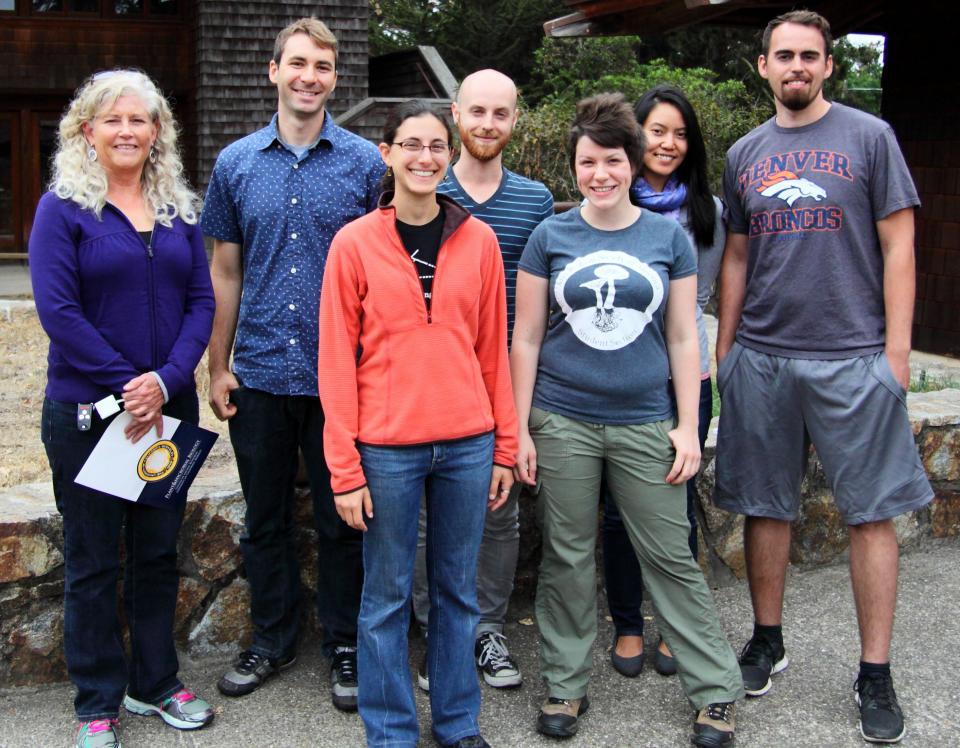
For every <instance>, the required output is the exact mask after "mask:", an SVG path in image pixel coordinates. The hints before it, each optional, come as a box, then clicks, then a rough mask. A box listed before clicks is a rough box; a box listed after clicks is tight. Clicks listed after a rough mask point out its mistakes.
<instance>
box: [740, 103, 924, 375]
mask: <svg viewBox="0 0 960 748" xmlns="http://www.w3.org/2000/svg"><path fill="white" fill-rule="evenodd" d="M723 188H724V197H725V200H726V203H727V208H728V209H729V215H730V220H729V227H730V230H731V231H733V232H735V233H738V234H747V236H748V242H749V255H748V260H747V288H746V296H745V298H744V303H743V315H742V317H741V320H740V327H739V329H738V330H737V341H738V342H739V343H741V344H742V345H744V346H746V347H748V348H753V349H755V350H758V351H763V352H766V353H772V354H775V355H780V356H787V357H792V358H817V359H838V358H853V357H856V356H863V355H866V354H868V353H874V352H876V351H879V350H882V349H883V345H884V333H885V324H884V307H883V256H882V254H881V251H880V242H879V239H878V237H877V230H876V225H875V224H876V222H877V221H878V220H880V219H882V218H886V217H887V216H889V215H890V214H891V213H894V212H895V211H898V210H901V209H902V208H909V207H914V206H917V205H919V204H920V200H919V198H918V197H917V191H916V189H915V188H914V186H913V180H912V179H911V178H910V172H909V171H908V170H907V165H906V163H905V162H904V160H903V155H902V154H901V153H900V148H899V146H898V145H897V140H896V137H895V136H894V134H893V130H892V129H891V127H890V125H888V124H887V123H886V122H883V121H882V120H880V119H877V118H876V117H874V116H872V115H869V114H866V113H864V112H861V111H859V110H857V109H851V108H850V107H846V106H844V105H843V104H836V103H834V104H832V105H831V106H830V109H829V110H828V111H827V113H826V115H824V116H823V117H821V118H820V119H819V120H817V121H816V122H814V123H813V124H810V125H806V126H804V127H796V128H785V127H778V126H777V124H776V122H775V121H774V120H773V119H770V120H768V121H767V122H765V123H764V124H762V125H760V127H758V128H757V129H755V130H753V131H752V132H750V133H748V134H747V135H745V136H744V137H743V138H741V139H740V140H738V141H737V142H736V143H735V144H734V145H733V147H732V148H731V149H730V151H729V152H728V153H727V162H726V167H725V169H724V175H723Z"/></svg>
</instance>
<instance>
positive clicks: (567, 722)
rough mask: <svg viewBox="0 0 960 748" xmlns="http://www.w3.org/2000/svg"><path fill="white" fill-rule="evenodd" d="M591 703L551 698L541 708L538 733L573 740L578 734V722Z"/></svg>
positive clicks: (581, 700)
mask: <svg viewBox="0 0 960 748" xmlns="http://www.w3.org/2000/svg"><path fill="white" fill-rule="evenodd" d="M589 708H590V701H589V699H587V697H586V696H584V697H583V698H582V699H558V698H555V697H553V696H551V697H550V698H549V699H547V700H546V701H545V702H544V704H543V706H542V707H540V715H539V716H538V717H537V732H539V733H541V734H543V735H549V736H550V737H552V738H572V737H573V736H574V735H576V734H577V720H578V718H579V717H580V715H582V714H583V713H584V712H585V711H587V709H589Z"/></svg>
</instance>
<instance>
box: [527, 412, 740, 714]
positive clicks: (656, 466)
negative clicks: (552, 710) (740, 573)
mask: <svg viewBox="0 0 960 748" xmlns="http://www.w3.org/2000/svg"><path fill="white" fill-rule="evenodd" d="M670 428H672V423H671V422H669V421H660V422H657V423H647V424H641V425H629V426H609V425H604V424H593V423H585V422H583V421H577V420H574V419H572V418H567V417H565V416H561V415H558V414H556V413H548V412H546V411H544V410H540V409H539V408H533V409H532V412H531V414H530V435H531V436H532V437H533V440H534V443H535V444H536V447H537V471H538V477H539V479H540V481H541V488H540V491H539V494H538V497H537V519H538V521H539V523H540V527H541V530H542V533H543V560H542V561H541V564H540V577H539V582H538V585H537V601H536V612H537V623H538V625H539V627H540V673H541V675H542V676H543V678H544V681H545V682H546V684H547V691H548V693H549V695H550V696H555V697H558V698H564V699H577V698H581V697H582V696H583V695H584V694H585V693H586V692H587V683H588V682H589V680H590V671H591V648H592V647H593V643H594V640H595V639H596V636H597V573H596V563H595V556H594V549H595V546H596V539H597V506H598V497H599V493H600V478H601V475H602V474H603V473H604V470H606V477H607V482H608V484H609V486H610V491H611V493H612V494H613V496H614V498H615V500H616V502H617V508H618V509H619V510H620V515H621V517H623V523H624V526H625V527H626V529H627V533H628V535H629V536H630V542H631V543H632V544H633V548H634V550H635V551H636V554H637V558H638V560H639V562H640V568H641V569H642V571H643V581H644V583H645V584H646V586H647V589H648V590H649V592H650V597H651V599H652V600H653V604H654V606H655V607H656V609H657V614H658V622H659V628H660V631H661V633H662V634H663V638H664V641H666V643H667V646H669V647H670V651H671V652H672V653H673V656H674V657H675V658H676V662H677V671H678V674H679V676H680V683H681V685H682V686H683V690H684V692H685V693H686V695H687V698H688V699H689V700H690V703H691V704H692V705H693V707H694V709H698V710H699V709H702V708H703V707H705V706H706V705H707V704H711V703H715V702H726V701H735V700H737V699H739V698H741V697H742V696H743V680H742V677H741V675H740V667H739V665H738V663H737V659H736V657H735V655H734V653H733V650H732V649H731V648H730V644H729V643H728V642H727V640H726V638H725V637H724V635H723V632H722V631H721V629H720V622H719V620H718V619H717V613H716V610H715V608H714V605H713V598H712V597H711V595H710V591H709V589H708V588H707V584H706V581H705V580H704V578H703V573H702V572H701V571H700V567H699V566H697V564H696V562H695V561H694V560H693V559H692V558H691V557H690V547H689V546H688V544H687V536H688V535H689V533H690V525H689V523H688V521H687V516H686V501H687V499H686V488H685V487H684V486H683V485H679V486H671V485H669V484H667V483H666V482H665V481H664V478H665V477H666V475H667V473H668V472H669V471H670V466H671V465H672V464H673V460H674V450H673V445H672V444H671V443H670V440H669V437H668V436H667V432H668V431H669V430H670ZM637 583H638V584H639V583H640V580H637Z"/></svg>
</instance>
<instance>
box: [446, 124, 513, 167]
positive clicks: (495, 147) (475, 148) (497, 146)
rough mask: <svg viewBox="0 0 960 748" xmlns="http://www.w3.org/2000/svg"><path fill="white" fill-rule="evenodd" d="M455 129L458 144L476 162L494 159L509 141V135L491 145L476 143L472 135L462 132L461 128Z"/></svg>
mask: <svg viewBox="0 0 960 748" xmlns="http://www.w3.org/2000/svg"><path fill="white" fill-rule="evenodd" d="M457 129H458V130H459V132H460V143H461V144H462V145H463V147H464V148H466V150H467V153H469V154H470V155H471V156H473V157H474V158H475V159H477V161H490V160H492V159H495V158H496V157H497V156H499V155H500V153H501V152H502V151H503V149H504V148H506V147H507V143H508V142H509V141H510V135H509V134H508V135H504V136H503V137H502V138H498V139H497V140H496V141H495V142H493V143H490V144H484V143H480V142H478V141H477V139H476V138H475V137H474V136H473V134H472V133H470V132H469V131H467V130H464V129H463V127H458V128H457Z"/></svg>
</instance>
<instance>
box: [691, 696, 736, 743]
mask: <svg viewBox="0 0 960 748" xmlns="http://www.w3.org/2000/svg"><path fill="white" fill-rule="evenodd" d="M734 713H735V705H734V704H733V702H721V703H717V704H708V705H707V706H705V707H704V708H703V709H701V710H700V711H699V712H697V718H696V719H695V720H694V722H693V738H691V740H692V741H693V744H694V745H699V746H702V748H719V746H723V745H729V744H730V743H732V742H733V733H734V729H735V727H736V720H735V719H734Z"/></svg>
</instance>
